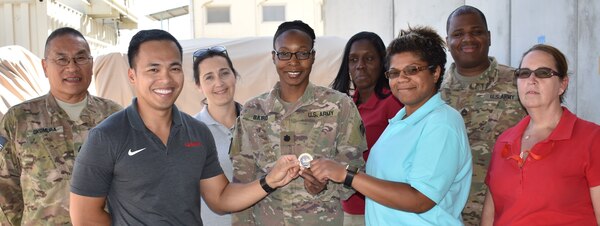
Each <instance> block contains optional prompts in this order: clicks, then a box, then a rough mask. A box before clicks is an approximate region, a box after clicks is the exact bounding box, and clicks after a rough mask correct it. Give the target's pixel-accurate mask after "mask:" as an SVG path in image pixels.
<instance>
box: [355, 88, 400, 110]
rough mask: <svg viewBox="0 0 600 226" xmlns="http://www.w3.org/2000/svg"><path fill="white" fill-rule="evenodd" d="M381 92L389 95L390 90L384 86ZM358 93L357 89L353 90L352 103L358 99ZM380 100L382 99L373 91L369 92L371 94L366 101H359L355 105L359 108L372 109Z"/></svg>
mask: <svg viewBox="0 0 600 226" xmlns="http://www.w3.org/2000/svg"><path fill="white" fill-rule="evenodd" d="M382 93H383V94H386V95H391V94H390V90H389V89H386V88H383V89H382ZM358 95H359V94H358V90H355V91H354V94H353V95H352V100H353V101H354V103H356V101H357V100H358ZM381 100H382V99H379V97H378V96H377V93H376V92H373V94H371V96H370V97H369V99H368V100H367V102H365V103H361V104H360V105H358V106H357V107H358V108H359V109H374V108H375V107H377V103H379V101H381Z"/></svg>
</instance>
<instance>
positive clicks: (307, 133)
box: [231, 83, 367, 226]
mask: <svg viewBox="0 0 600 226" xmlns="http://www.w3.org/2000/svg"><path fill="white" fill-rule="evenodd" d="M278 97H279V83H278V84H276V85H275V88H274V89H273V90H272V91H271V92H270V93H265V94H263V95H260V96H258V97H256V98H254V99H252V100H250V101H248V102H247V103H246V104H245V106H244V110H243V111H242V113H241V115H240V117H239V118H238V121H237V125H236V130H235V132H234V136H233V142H232V145H231V157H232V160H233V178H234V179H233V180H234V181H235V182H246V183H247V182H251V181H253V180H256V179H258V178H260V177H262V176H263V175H265V174H266V173H267V172H269V170H270V168H271V167H272V166H273V164H274V163H275V161H277V159H278V158H279V156H280V155H286V154H294V155H296V156H298V155H300V154H302V153H309V154H311V155H312V156H313V158H322V157H326V158H330V159H335V160H336V161H338V162H340V163H342V164H350V165H352V166H356V167H364V160H363V158H362V153H363V151H365V150H366V149H367V144H366V140H365V135H364V127H363V124H362V121H361V118H360V115H359V113H358V110H357V108H356V105H354V103H353V102H352V100H351V99H350V97H348V96H347V95H345V94H342V93H340V92H338V91H335V90H332V89H328V88H324V87H320V86H315V85H313V84H312V83H309V85H308V87H307V88H306V91H305V92H304V95H303V96H302V97H301V98H300V99H299V100H298V101H297V102H296V103H295V104H294V105H293V106H292V107H291V109H292V110H291V111H289V112H286V110H285V108H284V106H283V105H282V103H281V102H280V100H279V98H278ZM354 192H355V191H354V190H351V189H347V188H345V187H343V185H342V184H337V183H332V182H328V184H327V187H326V189H325V190H323V191H322V192H321V193H319V194H317V195H316V196H313V195H311V194H310V193H308V192H307V191H306V189H305V188H304V180H303V179H302V178H301V177H298V178H297V179H295V180H293V181H292V182H290V183H289V184H288V185H286V186H284V187H281V188H279V189H277V190H276V191H274V192H273V193H271V194H270V195H268V196H267V197H265V198H264V199H263V200H261V201H260V202H258V203H257V204H255V205H254V206H253V207H250V208H249V209H247V210H245V211H242V212H239V213H235V214H233V225H269V226H272V225H342V222H343V218H344V215H343V211H342V207H341V204H340V200H341V199H344V200H345V199H347V198H349V197H350V195H352V194H353V193H354Z"/></svg>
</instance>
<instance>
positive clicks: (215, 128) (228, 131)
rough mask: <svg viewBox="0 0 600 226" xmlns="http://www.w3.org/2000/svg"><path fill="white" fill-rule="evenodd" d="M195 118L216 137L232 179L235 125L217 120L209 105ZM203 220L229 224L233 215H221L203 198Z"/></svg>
mask: <svg viewBox="0 0 600 226" xmlns="http://www.w3.org/2000/svg"><path fill="white" fill-rule="evenodd" d="M236 108H237V111H238V115H239V111H240V110H241V105H240V104H238V103H236ZM194 118H195V119H197V120H199V121H201V122H204V124H206V126H208V129H210V132H211V133H212V135H213V138H214V139H215V145H216V146H217V153H218V155H219V163H221V168H223V172H224V173H225V176H227V178H228V179H229V181H231V179H232V176H233V166H232V164H231V159H229V146H230V145H231V138H232V135H233V127H232V128H227V127H226V126H224V125H223V124H221V123H219V122H217V121H216V120H215V119H214V118H213V117H212V116H210V114H209V113H208V107H207V106H205V107H204V108H203V109H202V111H200V112H199V113H198V114H196V115H195V116H194ZM201 203H202V207H201V208H202V221H203V222H204V224H206V225H211V226H212V225H214V226H225V225H227V226H229V225H231V215H230V214H225V215H219V214H216V213H214V212H212V210H210V208H209V207H208V206H207V205H206V203H205V202H204V200H202V202H201Z"/></svg>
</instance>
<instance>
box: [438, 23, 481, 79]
mask: <svg viewBox="0 0 600 226" xmlns="http://www.w3.org/2000/svg"><path fill="white" fill-rule="evenodd" d="M446 43H448V48H449V50H450V54H452V58H454V62H455V63H456V66H457V67H459V68H478V69H479V70H481V71H484V70H485V69H486V68H487V67H488V66H489V60H488V52H489V49H490V32H489V31H488V30H487V28H486V26H485V23H484V22H483V20H482V18H481V17H480V16H479V15H477V14H476V13H467V14H462V15H459V16H454V17H452V18H451V19H450V23H449V26H448V37H446Z"/></svg>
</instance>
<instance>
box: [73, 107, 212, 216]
mask: <svg viewBox="0 0 600 226" xmlns="http://www.w3.org/2000/svg"><path fill="white" fill-rule="evenodd" d="M136 102H137V100H136V99H135V98H134V100H133V103H132V104H131V105H130V106H129V107H128V108H127V109H125V110H123V111H120V112H117V113H115V114H113V115H112V116H111V117H109V118H107V119H106V120H105V121H103V122H102V123H100V124H99V125H98V126H97V127H96V128H94V129H92V130H91V131H90V134H89V136H88V139H87V141H86V142H85V143H84V145H83V146H82V148H81V152H80V154H79V155H78V156H77V158H76V161H75V166H74V169H73V178H72V183H71V191H72V192H73V193H75V194H78V195H82V196H90V197H106V196H107V199H108V206H109V211H110V214H111V218H112V224H113V225H202V219H201V218H200V186H199V182H200V180H201V179H206V178H211V177H214V176H217V175H219V174H221V173H223V171H222V170H221V167H220V166H219V162H218V159H217V152H216V147H215V144H214V140H213V138H212V135H211V133H210V131H209V129H208V128H207V127H206V125H204V123H202V122H199V121H197V120H195V119H194V118H192V117H191V116H189V115H187V114H185V113H183V112H180V111H179V110H178V109H177V107H175V106H173V114H172V115H173V123H172V126H171V131H170V133H169V138H168V141H167V145H166V146H165V145H164V144H163V143H162V142H161V140H160V139H159V138H158V137H157V136H156V135H155V134H153V133H152V132H151V131H150V130H148V129H147V128H146V127H145V125H144V123H143V121H142V119H141V117H140V115H139V112H138V110H137V107H136Z"/></svg>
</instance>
